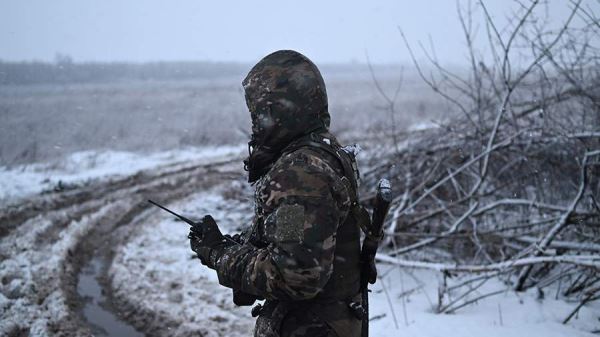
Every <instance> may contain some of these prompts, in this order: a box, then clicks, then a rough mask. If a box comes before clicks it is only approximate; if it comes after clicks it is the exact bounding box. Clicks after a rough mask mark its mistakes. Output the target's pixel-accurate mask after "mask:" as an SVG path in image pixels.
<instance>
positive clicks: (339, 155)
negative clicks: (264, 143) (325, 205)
mask: <svg viewBox="0 0 600 337" xmlns="http://www.w3.org/2000/svg"><path fill="white" fill-rule="evenodd" d="M302 147H315V148H318V149H321V150H323V151H325V152H326V153H328V154H330V155H331V156H332V157H334V158H335V159H337V161H338V162H339V163H340V165H341V167H342V170H343V171H344V177H343V178H345V180H347V181H348V183H349V185H350V187H351V189H352V193H351V198H352V203H357V202H358V182H357V180H358V177H357V176H356V174H355V170H354V168H353V164H352V163H353V161H354V160H353V159H352V158H350V155H349V154H348V153H346V151H343V150H342V149H340V148H337V147H334V146H333V145H331V142H326V141H325V138H323V137H321V136H319V135H317V134H314V133H311V134H310V135H309V136H306V137H302V138H300V139H298V140H296V141H294V142H292V143H291V144H290V145H288V146H287V147H286V148H285V149H283V151H282V153H284V154H286V153H291V152H294V151H296V150H298V149H299V148H302Z"/></svg>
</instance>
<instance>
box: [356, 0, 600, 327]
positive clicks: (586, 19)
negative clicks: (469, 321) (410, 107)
mask: <svg viewBox="0 0 600 337" xmlns="http://www.w3.org/2000/svg"><path fill="white" fill-rule="evenodd" d="M517 4H518V5H519V8H518V10H517V12H516V13H515V15H514V16H513V19H512V20H510V21H509V22H508V24H507V26H506V27H497V25H496V23H495V21H494V20H493V19H492V16H491V14H490V13H489V12H488V9H487V7H486V6H485V3H484V2H483V1H479V2H478V4H477V6H473V5H472V4H471V3H469V4H468V5H466V6H464V7H461V6H459V8H458V13H459V20H460V23H461V25H462V27H463V32H464V38H465V40H466V44H467V46H468V52H469V53H468V54H469V64H470V70H469V72H468V73H467V74H464V73H460V72H454V71H452V70H450V69H448V68H445V67H444V66H442V64H441V62H440V61H439V60H438V59H437V57H436V56H435V51H433V50H427V49H425V48H424V47H423V46H421V50H422V52H423V53H425V55H426V56H427V58H428V60H429V62H430V67H431V68H432V69H434V71H432V72H426V71H425V70H424V69H425V68H424V66H422V65H421V64H420V63H419V62H418V61H417V58H416V56H415V52H414V50H413V46H412V45H411V44H410V43H409V42H408V40H407V38H406V37H405V35H404V33H403V32H402V31H400V34H401V36H402V38H403V40H404V42H405V45H406V47H407V50H408V52H409V53H410V55H411V57H412V59H413V62H414V65H415V67H416V69H417V71H418V72H419V74H420V75H421V78H422V79H423V80H424V81H425V82H426V83H427V84H428V85H429V87H430V88H431V89H432V90H433V91H434V92H436V93H437V94H438V95H440V96H441V97H443V98H444V99H446V100H447V101H448V102H449V103H450V104H451V105H452V106H453V107H454V110H455V111H456V112H457V115H456V117H455V118H452V119H451V120H450V121H448V122H445V123H444V124H443V125H441V127H440V128H439V129H437V130H430V131H427V132H421V133H418V134H411V136H410V137H409V138H408V139H407V140H406V143H405V144H406V146H405V147H403V148H401V149H396V150H395V151H393V152H389V151H388V152H386V151H384V150H382V151H379V152H375V153H374V154H373V158H372V159H371V165H370V167H371V169H370V170H369V171H368V172H366V173H365V174H364V179H365V180H367V181H368V183H366V184H364V186H369V185H372V184H371V182H370V181H371V180H372V181H375V179H376V178H378V177H380V176H382V175H384V176H388V177H390V178H392V180H393V181H394V185H395V186H396V189H397V196H396V198H395V200H394V204H393V206H392V209H391V214H392V215H393V216H391V217H390V219H389V223H388V224H387V232H386V234H387V237H386V239H385V241H384V243H385V244H386V245H387V248H388V249H387V251H386V252H385V253H383V254H381V255H380V257H379V258H380V260H383V261H387V262H389V263H393V264H397V265H400V266H406V267H420V268H430V269H434V270H439V271H440V272H442V273H443V274H444V279H445V280H446V278H447V277H450V276H452V275H454V274H456V273H467V274H475V273H476V274H479V275H473V276H471V277H469V278H468V279H467V280H466V281H465V280H464V279H461V280H460V281H457V284H454V285H451V284H450V283H448V284H444V286H443V287H440V289H442V290H441V292H442V293H440V296H439V299H440V300H439V303H438V306H437V309H438V311H439V312H454V311H456V310H458V309H460V308H462V307H464V306H465V305H468V304H470V303H473V302H474V301H476V300H477V299H479V298H482V297H487V296H492V295H495V294H498V293H501V292H503V291H505V289H499V290H498V291H494V292H490V293H487V294H483V295H481V296H480V297H477V298H475V299H474V298H473V297H472V296H471V295H472V294H473V293H474V292H475V290H477V289H478V288H479V287H481V286H482V285H483V284H484V283H485V282H486V281H487V280H489V279H490V278H491V277H497V276H500V277H503V278H504V279H505V280H506V281H507V282H508V283H509V284H511V285H512V287H513V288H514V289H515V290H518V291H522V290H525V289H528V288H532V287H537V288H538V289H542V288H545V287H548V286H549V285H554V286H556V285H557V284H559V283H560V288H561V291H562V295H564V296H578V297H580V298H581V301H582V303H583V302H584V301H585V303H588V302H589V301H592V300H595V299H597V298H598V295H600V290H599V289H598V282H599V281H600V277H598V276H596V274H597V271H598V269H600V254H599V253H600V226H599V225H600V207H599V206H598V200H599V199H600V194H599V193H600V179H599V177H600V175H599V168H600V64H599V62H600V57H599V56H600V50H599V49H598V48H600V45H598V42H599V37H600V34H599V33H600V25H599V20H598V18H597V17H596V16H595V13H593V11H592V10H591V8H590V7H589V6H585V3H584V1H583V0H578V1H571V2H570V7H569V10H570V12H569V15H568V17H567V18H566V20H565V21H564V22H563V23H562V24H561V25H560V26H559V27H552V25H550V24H549V22H548V18H547V17H546V16H545V15H544V13H545V11H544V10H540V7H543V6H546V5H547V4H545V3H541V2H540V1H538V0H533V1H523V2H517ZM476 10H477V11H478V12H479V14H481V15H482V17H483V22H484V25H485V33H486V36H487V41H488V43H489V45H488V46H487V47H488V49H489V51H490V53H489V54H490V55H491V56H484V54H483V53H481V52H480V50H479V49H478V48H479V47H478V46H476V43H475V41H476V39H475V38H474V35H475V31H474V28H473V26H474V25H473V17H474V15H475V14H474V13H475V11H476ZM486 55H487V54H486ZM386 101H387V102H388V103H390V101H391V100H390V99H386ZM392 103H393V101H392ZM390 105H391V106H392V107H393V104H391V103H390ZM366 199H367V200H366V201H367V202H368V201H369V200H368V199H369V198H368V197H367V198H366ZM448 253H449V254H448ZM406 255H408V256H411V257H412V258H409V259H403V258H401V257H402V256H406ZM415 258H417V259H415ZM540 291H541V290H540ZM448 294H451V296H450V297H448ZM568 320H569V318H566V319H565V323H566V322H568Z"/></svg>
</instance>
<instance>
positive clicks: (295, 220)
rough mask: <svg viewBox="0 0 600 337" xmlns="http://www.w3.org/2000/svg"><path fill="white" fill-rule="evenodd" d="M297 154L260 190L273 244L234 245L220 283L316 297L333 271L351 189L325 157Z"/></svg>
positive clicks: (264, 293)
mask: <svg viewBox="0 0 600 337" xmlns="http://www.w3.org/2000/svg"><path fill="white" fill-rule="evenodd" d="M307 152H309V151H304V152H301V153H292V154H290V155H288V158H284V160H283V163H281V164H280V165H276V166H275V167H274V168H273V169H272V170H271V172H274V173H273V174H271V175H270V179H269V181H268V182H267V184H264V185H266V186H261V190H259V191H258V195H259V198H260V199H261V204H262V205H264V207H265V217H264V226H262V228H264V231H265V233H262V236H263V237H264V238H266V240H267V243H268V245H267V246H266V247H265V248H257V247H255V246H253V245H250V244H245V245H241V246H231V247H228V248H227V249H226V251H225V253H224V254H223V255H222V256H221V258H220V259H219V260H218V261H217V265H216V270H217V274H218V276H219V282H220V283H221V284H222V285H224V286H227V287H231V288H234V289H239V290H241V291H243V292H245V293H249V294H253V295H256V296H260V297H263V298H267V299H280V300H304V299H310V298H312V297H314V296H316V295H317V294H318V293H319V291H321V290H322V289H323V287H324V286H325V284H326V283H327V281H328V280H329V277H330V275H331V273H332V266H333V258H334V250H335V244H336V241H335V239H336V238H335V233H336V231H337V227H338V225H339V223H340V222H341V221H343V220H344V218H345V216H346V214H347V212H348V205H349V203H350V201H349V197H348V191H347V190H346V187H345V186H344V184H343V183H342V181H341V179H340V177H339V176H338V175H337V174H336V173H335V171H334V170H333V169H332V168H331V167H330V166H329V165H328V164H327V163H326V162H325V161H323V160H322V159H320V158H318V157H317V156H311V155H309V154H307Z"/></svg>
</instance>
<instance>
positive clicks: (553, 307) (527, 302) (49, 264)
mask: <svg viewBox="0 0 600 337" xmlns="http://www.w3.org/2000/svg"><path fill="white" fill-rule="evenodd" d="M242 151H243V147H221V148H202V149H188V150H185V151H181V152H168V153H156V154H152V155H145V156H142V155H138V154H128V153H114V152H111V153H92V152H86V153H77V154H74V155H72V156H71V157H69V159H68V160H67V161H65V162H64V163H61V164H60V165H57V164H36V165H30V166H27V167H19V168H13V169H11V170H7V169H2V170H0V183H1V186H2V191H1V193H2V194H1V195H2V199H3V202H4V203H7V204H15V203H17V202H18V203H27V202H29V200H36V198H43V200H44V202H46V203H48V204H50V205H52V202H53V201H54V200H55V199H59V197H60V198H67V197H68V196H69V194H68V193H69V191H77V190H81V189H85V188H86V186H88V184H89V183H90V181H92V182H93V183H94V184H96V185H93V186H94V190H96V189H97V187H96V186H102V184H105V185H106V186H112V185H111V184H120V183H115V181H116V180H115V177H121V178H123V177H137V179H140V180H139V181H137V180H133V182H128V185H126V184H123V186H121V185H117V186H115V187H113V188H112V189H109V190H110V191H109V192H106V193H105V194H103V195H99V196H97V198H92V199H89V200H88V199H84V200H80V199H76V201H74V202H73V203H70V204H68V205H66V206H61V207H62V208H58V209H50V210H44V208H43V207H42V210H41V211H36V212H33V213H31V214H29V216H28V218H27V219H28V220H26V221H25V222H24V223H23V224H21V225H19V226H18V227H16V228H15V229H13V230H11V231H10V232H9V233H8V234H7V235H5V236H3V237H0V256H1V257H2V261H1V262H0V280H1V282H0V310H1V314H0V327H1V328H0V335H2V336H4V335H6V336H19V335H31V336H58V335H64V336H74V335H81V336H84V335H88V334H89V331H90V330H89V329H88V328H87V327H86V325H87V324H89V322H87V321H86V319H85V317H83V318H82V313H81V312H82V311H81V304H77V303H73V301H75V300H77V299H78V297H77V294H74V293H73V292H76V290H75V289H76V287H74V285H73V282H74V280H76V278H77V273H78V272H79V268H80V267H81V263H82V261H81V260H80V259H79V260H78V259H76V258H73V256H72V255H73V254H77V252H81V253H85V252H86V248H85V247H87V245H90V244H91V245H92V246H95V247H96V245H94V244H93V242H90V241H86V240H91V239H93V240H104V239H103V238H105V239H106V240H107V242H114V243H115V245H114V246H111V247H109V249H108V252H109V256H110V261H109V262H110V263H109V264H108V268H107V270H106V271H105V274H106V275H105V276H104V277H103V278H105V279H104V280H103V281H102V282H100V284H102V285H103V287H104V292H105V293H106V294H108V296H109V297H110V298H111V299H112V302H113V303H112V305H111V306H110V307H111V309H112V310H115V311H116V312H118V313H119V315H120V316H123V317H125V318H126V320H127V322H129V323H130V324H132V325H134V326H136V327H138V328H142V329H143V330H144V331H146V332H148V333H150V334H151V335H153V336H156V335H161V336H192V335H203V336H251V334H252V328H253V323H254V319H253V318H251V317H250V314H249V308H248V307H244V308H238V307H235V306H234V305H233V303H232V302H231V297H230V295H231V292H230V290H229V289H226V288H223V287H220V286H219V285H218V283H217V280H216V276H215V275H214V272H212V271H210V270H208V269H207V268H206V267H204V266H203V265H201V264H200V263H199V261H198V260H196V259H193V258H192V257H191V256H192V254H191V251H190V250H189V243H188V240H187V237H186V236H187V231H188V226H187V225H186V224H185V223H183V222H179V221H174V219H173V217H172V216H170V215H169V214H167V213H164V212H162V211H160V210H158V209H155V208H150V207H148V206H147V205H146V204H145V198H146V197H148V196H155V195H158V194H159V193H163V194H160V195H159V196H160V198H164V200H167V202H166V205H167V206H168V207H170V208H172V209H173V210H175V211H179V212H181V213H182V214H184V215H186V216H188V217H191V218H200V217H202V216H203V215H204V214H208V213H210V214H212V215H213V216H214V217H215V218H216V219H217V221H218V223H219V224H220V225H221V226H222V228H223V230H224V231H225V232H235V231H238V230H240V229H241V228H243V227H244V226H247V225H248V224H249V222H250V221H251V216H252V200H251V195H252V188H251V187H250V186H248V184H246V183H245V182H244V173H243V171H242V165H241V164H240V163H239V162H237V161H234V162H233V163H232V164H227V163H225V164H218V165H217V164H215V166H207V167H206V168H198V169H197V170H199V171H193V170H192V171H190V168H189V165H188V166H186V165H187V164H192V165H193V164H194V163H196V164H197V165H199V163H203V164H206V165H210V163H211V162H223V161H224V160H225V161H226V160H228V159H236V158H240V154H241V153H242ZM140 170H142V173H143V174H141V175H139V174H138V173H139V172H140ZM151 174H154V175H151ZM132 179H133V178H132ZM194 179H200V180H198V181H196V180H194ZM202 179H204V180H202ZM59 180H60V181H62V182H63V184H67V185H69V184H70V185H72V190H71V189H66V190H65V191H62V192H51V193H50V192H49V193H45V194H43V195H41V196H40V195H39V192H41V191H44V190H49V189H52V188H54V187H55V186H57V184H58V181H59ZM98 184H99V185H98ZM173 191H181V193H179V194H169V193H173ZM64 193H67V194H66V195H64ZM160 200H162V199H160ZM3 207H4V206H3ZM48 207H52V206H48ZM138 209H139V210H138ZM130 213H131V214H132V216H131V217H130V218H128V217H127V216H125V217H122V216H117V215H120V214H121V215H122V214H130ZM111 222H114V223H118V224H119V225H118V227H115V228H112V227H110V226H108V227H106V228H105V229H102V230H101V231H100V232H101V233H100V234H99V233H98V228H104V227H102V226H106V224H107V223H111ZM99 226H100V227H99ZM107 233H108V234H107ZM111 233H112V235H113V236H110V234H111ZM102 235H104V236H102ZM114 236H117V237H118V239H116V240H115V239H114ZM109 238H112V239H110V240H109ZM111 240H112V241H111ZM94 249H97V247H96V248H94ZM88 253H89V250H88ZM88 258H89V257H88ZM379 273H380V279H379V280H378V282H377V283H376V284H375V285H374V286H372V290H373V292H372V293H371V318H372V322H371V336H382V337H392V336H394V337H396V336H411V337H412V336H415V337H418V336H421V337H429V336H444V337H455V336H456V337H459V336H460V337H495V336H502V337H506V336H540V337H541V336H544V337H559V336H569V337H571V336H573V337H579V336H581V337H583V336H589V337H591V336H595V335H596V334H593V333H591V332H592V331H598V330H599V329H600V321H599V320H598V318H599V317H600V306H599V305H598V304H597V303H592V304H590V305H586V306H584V307H583V308H582V309H581V310H580V312H579V314H578V315H577V316H576V317H574V318H573V319H572V320H571V321H570V322H569V323H568V324H566V325H563V324H561V322H562V320H563V319H564V318H565V317H566V316H567V315H568V314H569V313H570V312H571V311H572V310H573V309H574V308H575V307H576V306H577V304H578V303H567V302H565V301H563V300H556V299H554V296H553V292H552V290H551V289H545V293H546V296H545V297H544V298H543V299H541V298H539V295H538V293H537V291H535V290H534V291H531V292H527V293H515V292H513V291H511V290H509V287H507V286H506V285H505V284H503V283H502V282H500V281H499V280H498V281H490V282H488V283H487V284H486V285H485V286H484V287H482V288H481V289H479V290H478V291H476V292H474V293H473V294H471V295H470V296H472V297H476V296H478V295H480V294H481V293H486V292H489V291H496V290H502V289H506V291H504V292H503V293H501V294H499V295H496V296H492V297H489V298H485V299H482V300H480V301H478V302H476V303H474V304H472V305H470V306H467V307H465V308H462V309H460V310H458V311H457V312H456V313H454V314H436V313H435V312H434V308H435V306H436V304H437V301H438V298H437V293H438V287H439V284H440V278H441V276H440V275H439V273H436V272H433V271H426V270H411V269H401V268H398V267H395V266H391V265H387V264H383V263H380V264H379Z"/></svg>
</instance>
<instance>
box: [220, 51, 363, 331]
mask: <svg viewBox="0 0 600 337" xmlns="http://www.w3.org/2000/svg"><path fill="white" fill-rule="evenodd" d="M244 87H245V90H246V100H247V104H248V107H249V110H250V112H251V114H252V120H253V128H252V130H253V140H252V141H251V143H250V145H251V146H252V147H253V150H252V153H251V155H250V158H249V159H248V160H247V161H246V165H247V166H249V170H250V181H251V182H255V183H256V192H255V217H254V221H253V225H252V229H251V231H250V232H249V233H247V234H246V235H244V236H243V237H244V239H243V244H241V245H228V246H227V247H226V248H224V249H223V250H222V251H221V252H219V254H218V255H217V257H216V258H215V263H214V268H215V269H216V271H217V274H218V277H219V282H220V283H221V284H222V285H224V286H227V287H230V288H233V289H235V290H236V291H238V292H243V293H245V294H249V295H253V296H255V297H257V298H264V299H266V301H265V303H264V305H263V307H262V309H261V310H260V315H259V318H258V320H257V324H256V329H255V336H285V337H288V336H295V337H299V336H344V337H345V336H359V335H360V326H361V321H360V319H358V318H357V317H356V316H355V315H354V313H353V312H352V310H351V309H350V308H349V306H348V305H349V303H350V302H352V301H360V295H359V278H360V276H359V254H360V229H359V224H358V223H357V222H358V220H357V217H356V216H355V213H356V212H355V209H356V206H357V195H356V177H355V176H354V172H353V173H352V174H349V173H348V172H347V171H348V169H347V168H348V167H349V166H352V165H353V163H354V161H353V160H354V159H353V156H352V155H349V154H347V153H346V152H344V151H343V150H341V149H340V145H339V144H338V142H337V141H336V139H335V137H334V136H333V135H331V134H330V133H329V132H328V131H327V129H328V127H329V113H328V111H327V96H326V93H325V86H324V83H323V80H322V78H321V75H320V74H319V72H318V70H317V68H316V67H315V66H314V64H312V62H310V61H309V60H308V59H307V58H306V57H304V56H303V55H301V54H299V53H296V52H293V51H279V52H275V53H273V54H271V55H269V56H267V57H265V58H264V59H263V60H262V61H261V62H259V63H258V64H257V65H256V66H255V67H254V68H253V69H252V71H250V73H249V75H248V77H247V78H246V79H245V80H244ZM253 156H254V158H253ZM354 167H355V166H354Z"/></svg>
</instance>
